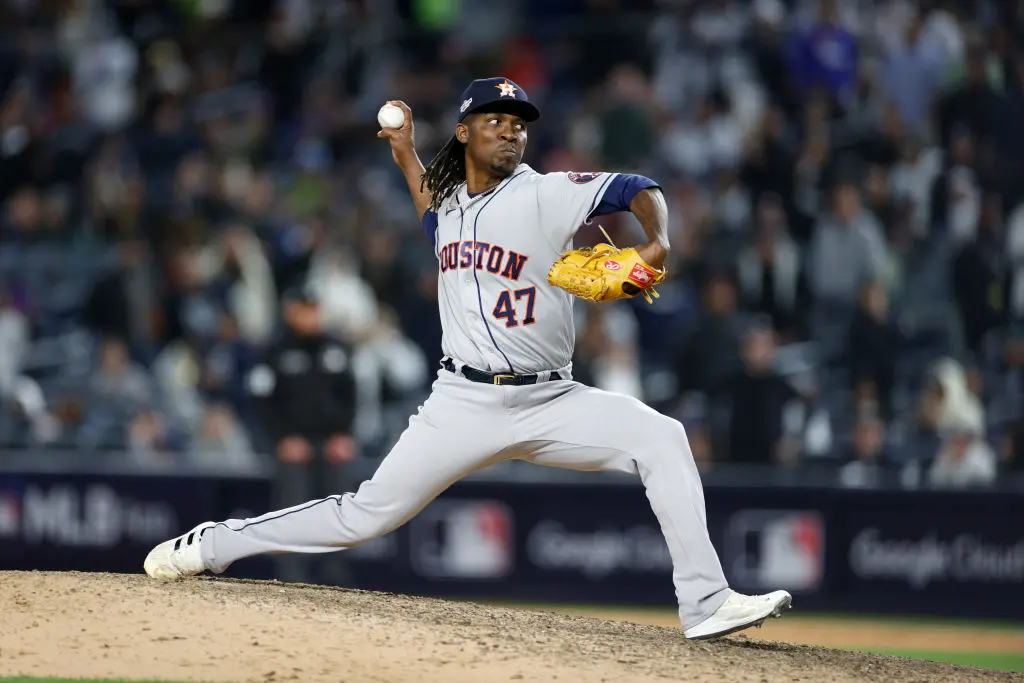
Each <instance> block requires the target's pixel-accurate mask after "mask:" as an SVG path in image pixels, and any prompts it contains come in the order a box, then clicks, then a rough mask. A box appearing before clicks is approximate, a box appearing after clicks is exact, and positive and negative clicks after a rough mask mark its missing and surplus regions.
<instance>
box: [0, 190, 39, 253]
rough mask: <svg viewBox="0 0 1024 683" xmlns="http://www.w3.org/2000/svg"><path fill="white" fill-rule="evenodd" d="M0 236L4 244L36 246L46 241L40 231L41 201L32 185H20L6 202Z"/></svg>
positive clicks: (0, 224) (37, 191) (0, 225)
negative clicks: (0, 235)
mask: <svg viewBox="0 0 1024 683" xmlns="http://www.w3.org/2000/svg"><path fill="white" fill-rule="evenodd" d="M5 209H6V210H5V211H4V216H3V222H2V223H0V234H2V235H3V237H2V239H3V241H4V243H6V244H37V243H39V242H42V241H44V240H46V239H47V235H45V234H44V233H43V231H42V220H43V219H42V199H41V198H40V196H39V190H38V189H36V187H35V186H33V185H22V186H21V187H19V188H18V189H17V190H15V191H14V192H13V193H12V194H11V197H10V199H8V200H7V204H6V207H5Z"/></svg>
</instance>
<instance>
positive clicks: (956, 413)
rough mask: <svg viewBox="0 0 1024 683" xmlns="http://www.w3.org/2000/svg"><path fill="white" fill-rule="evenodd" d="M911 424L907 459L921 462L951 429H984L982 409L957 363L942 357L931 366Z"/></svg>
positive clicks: (959, 430)
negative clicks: (912, 426)
mask: <svg viewBox="0 0 1024 683" xmlns="http://www.w3.org/2000/svg"><path fill="white" fill-rule="evenodd" d="M914 423H915V427H916V431H915V433H914V439H913V441H912V442H911V443H909V444H908V445H907V449H906V452H907V456H908V457H909V458H911V459H914V458H917V459H924V460H925V461H928V460H930V459H931V458H932V457H933V456H934V454H935V453H936V452H937V451H938V450H939V449H940V448H941V446H942V443H943V441H944V440H945V439H946V437H947V435H948V434H949V433H950V430H951V429H952V430H954V432H956V433H964V431H965V430H969V429H975V428H976V426H977V424H980V425H981V429H982V430H984V425H985V413H984V407H983V406H982V403H981V401H980V400H979V398H978V397H977V396H975V395H974V394H973V393H972V392H971V390H970V387H969V385H968V381H967V373H966V371H965V369H964V366H963V365H962V364H961V363H959V362H958V361H956V360H954V359H952V358H943V359H941V360H940V361H938V362H937V363H936V364H935V365H934V367H933V368H932V369H931V372H930V373H929V379H928V383H927V384H926V386H925V388H924V390H923V391H922V392H921V396H920V398H919V399H918V402H917V406H916V407H915V411H914ZM976 423H977V424H976Z"/></svg>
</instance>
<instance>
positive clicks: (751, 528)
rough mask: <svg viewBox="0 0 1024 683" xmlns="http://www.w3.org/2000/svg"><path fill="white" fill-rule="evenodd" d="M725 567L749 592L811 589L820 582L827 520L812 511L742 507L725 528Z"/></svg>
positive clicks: (734, 579) (823, 563)
mask: <svg viewBox="0 0 1024 683" xmlns="http://www.w3.org/2000/svg"><path fill="white" fill-rule="evenodd" d="M723 550H724V553H723V555H724V556H725V558H724V559H725V561H726V562H725V565H726V571H727V572H728V573H729V574H730V578H731V580H732V581H733V582H735V583H736V584H737V585H739V586H742V587H743V588H745V589H749V590H767V589H771V590H775V589H779V588H781V589H785V590H790V591H809V590H814V589H816V588H818V587H819V586H820V585H821V579H822V573H823V571H824V566H825V524H824V522H823V521H822V518H821V515H820V514H819V513H818V512H815V511H812V510H798V511H791V510H743V511H741V512H738V513H736V514H735V515H733V516H732V518H731V519H730V520H729V523H728V524H727V525H726V530H725V546H724V548H723Z"/></svg>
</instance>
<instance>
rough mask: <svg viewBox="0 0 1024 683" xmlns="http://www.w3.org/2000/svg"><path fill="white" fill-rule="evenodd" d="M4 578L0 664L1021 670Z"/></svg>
mask: <svg viewBox="0 0 1024 683" xmlns="http://www.w3.org/2000/svg"><path fill="white" fill-rule="evenodd" d="M0 587H2V590H0V675H18V674H27V675H52V676H94V677H130V678H153V679H162V680H194V681H199V680H203V681H286V680H294V681H305V682H309V683H317V682H319V681H331V682H332V683H337V682H338V681H344V682H345V683H364V682H371V681H372V682H374V683H391V682H394V683H442V682H443V683H491V682H492V681H493V682H502V681H517V680H522V681H545V682H547V681H559V682H563V683H564V682H569V681H571V682H573V683H599V682H600V683H617V682H620V681H621V682H623V683H625V682H626V681H629V682H630V683H654V682H655V681H658V682H659V683H663V682H664V681H684V680H685V681H690V682H697V683H700V682H704V681H715V682H716V683H732V682H733V681H736V682H740V681H742V682H748V681H749V682H751V683H761V682H765V683H774V682H775V681H787V682H788V681H843V682H845V681H871V682H875V681H902V682H914V681H919V682H921V683H924V682H929V683H931V682H932V681H956V682H959V681H983V680H984V681H987V682H989V683H991V682H992V681H1024V676H1020V675H1018V674H1010V673H997V672H991V671H984V670H981V669H971V668H966V667H956V666H948V665H942V664H934V663H930V662H918V661H909V660H905V659H900V658H894V657H879V656H874V655H865V654H858V653H853V652H843V651H838V650H829V649H824V648H818V647H808V646H801V645H786V644H779V643H770V642H765V641H760V640H752V639H751V640H748V639H746V638H743V637H742V636H740V637H732V638H728V639H724V640H720V641H712V642H701V643H694V642H689V641H686V640H684V639H683V638H682V635H681V633H680V631H679V629H678V628H675V629H673V628H666V627H660V626H643V625H638V624H631V623H624V622H616V621H605V620H598V619H592V618H588V617H574V616H566V615H561V614H554V613H550V612H536V611H529V610H519V609H507V608H498V607H489V606H482V605H475V604H467V603H455V602H447V601H442V600H432V599H424V598H418V597H410V596H402V595H391V594H384V593H371V592H364V591H353V590H341V589H335V588H325V587H318V586H303V585H291V584H288V585H285V584H280V583H274V582H255V581H238V580H226V579H213V578H200V579H192V580H188V581H182V582H177V583H160V582H157V581H152V580H150V579H148V578H147V577H145V576H141V575H120V574H81V573H51V572H3V573H0ZM777 623H780V622H777ZM771 626H772V625H771V623H769V624H767V625H766V626H765V628H764V630H763V631H761V633H762V634H768V633H769V632H770V629H771Z"/></svg>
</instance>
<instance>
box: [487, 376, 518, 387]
mask: <svg viewBox="0 0 1024 683" xmlns="http://www.w3.org/2000/svg"><path fill="white" fill-rule="evenodd" d="M505 378H508V379H515V378H516V376H515V375H493V376H492V377H491V381H492V382H494V384H498V385H500V384H502V381H501V380H503V379H505Z"/></svg>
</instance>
